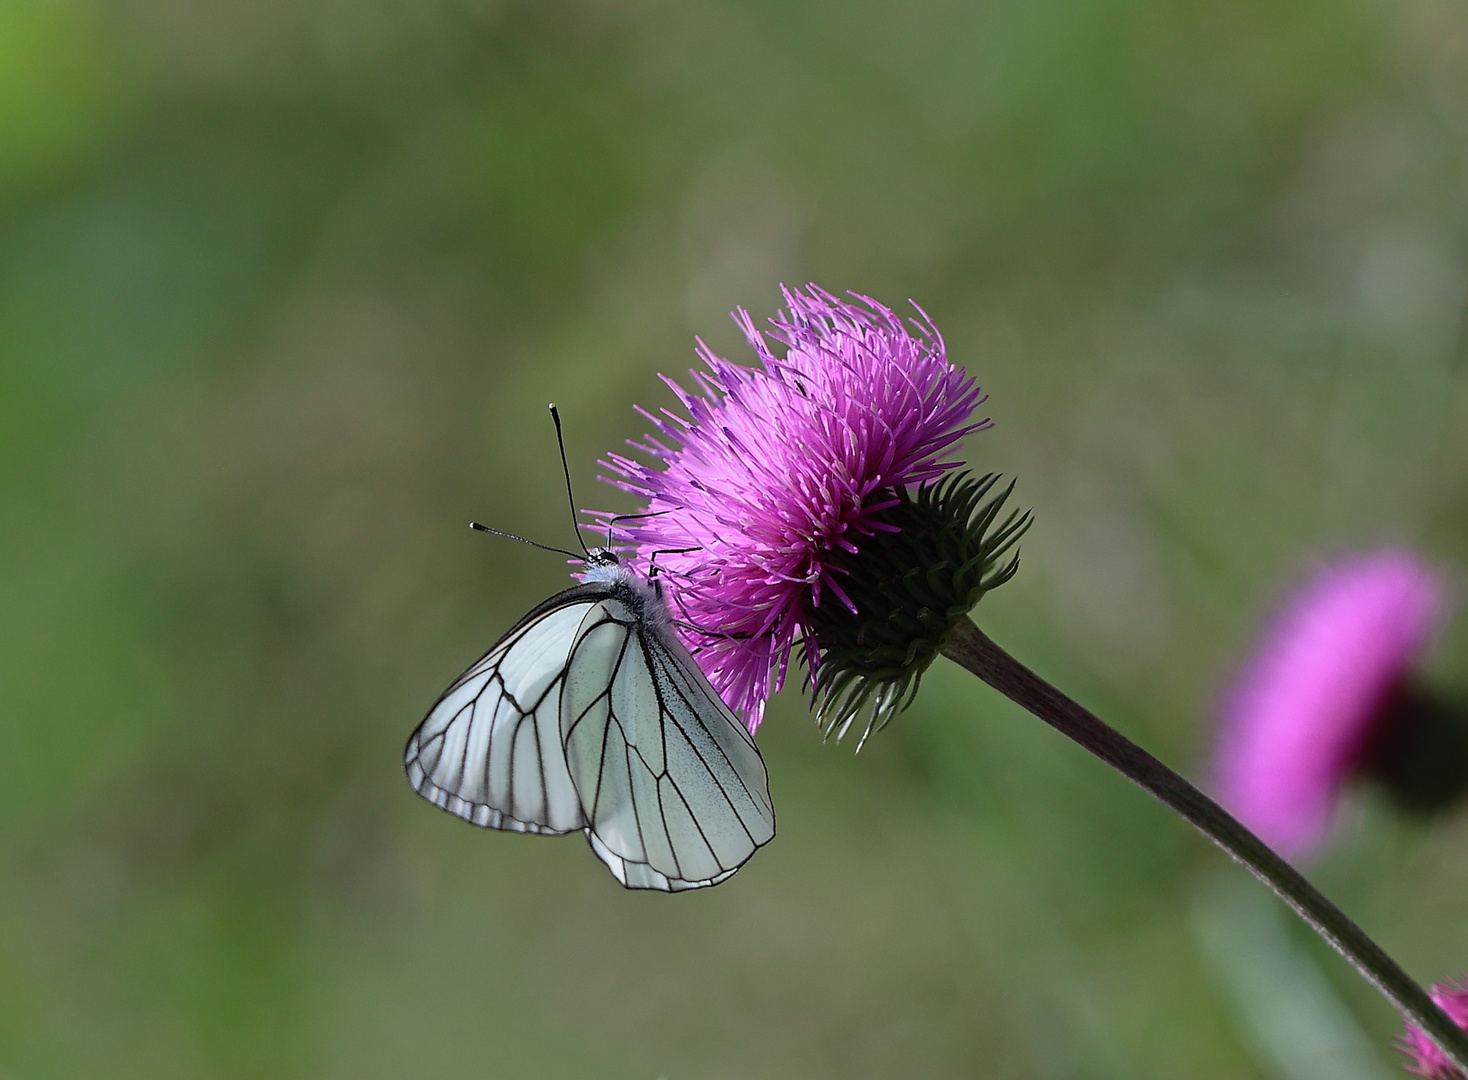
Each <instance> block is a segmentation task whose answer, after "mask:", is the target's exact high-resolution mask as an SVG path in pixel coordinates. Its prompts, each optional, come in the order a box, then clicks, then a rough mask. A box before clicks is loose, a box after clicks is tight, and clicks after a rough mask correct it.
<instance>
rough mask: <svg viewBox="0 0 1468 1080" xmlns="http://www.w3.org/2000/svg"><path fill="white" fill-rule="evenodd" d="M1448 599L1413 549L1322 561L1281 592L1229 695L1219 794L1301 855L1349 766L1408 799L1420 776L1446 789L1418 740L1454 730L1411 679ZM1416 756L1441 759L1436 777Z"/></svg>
mask: <svg viewBox="0 0 1468 1080" xmlns="http://www.w3.org/2000/svg"><path fill="white" fill-rule="evenodd" d="M1443 606H1444V588H1443V585H1442V583H1441V582H1440V580H1439V578H1438V576H1437V575H1436V573H1434V571H1433V570H1432V569H1431V568H1429V567H1428V566H1426V565H1425V564H1424V563H1423V562H1422V560H1420V559H1419V558H1418V557H1417V556H1416V555H1414V554H1412V553H1411V552H1408V551H1401V550H1388V551H1379V552H1375V553H1371V554H1364V555H1354V556H1351V557H1348V558H1345V559H1342V560H1340V561H1339V562H1336V563H1334V564H1331V565H1329V566H1326V567H1324V568H1323V569H1321V570H1320V571H1319V572H1318V573H1317V574H1316V575H1315V576H1314V577H1313V578H1312V579H1311V580H1310V581H1309V582H1308V583H1307V584H1306V585H1305V586H1304V587H1303V588H1301V589H1300V590H1299V591H1298V592H1297V593H1296V594H1295V595H1294V596H1293V597H1291V598H1290V599H1289V600H1288V601H1287V602H1286V604H1285V606H1284V608H1283V610H1282V611H1281V612H1280V613H1279V614H1278V616H1277V617H1276V619H1275V621H1274V623H1273V625H1272V626H1271V628H1270V629H1269V630H1268V632H1267V633H1266V634H1265V635H1264V637H1263V640H1262V641H1261V643H1260V644H1259V646H1258V648H1257V649H1256V650H1255V652H1254V655H1253V656H1252V657H1251V658H1250V659H1249V660H1248V661H1247V662H1246V663H1245V665H1244V668H1243V671H1242V673H1241V674H1240V675H1239V677H1238V680H1237V682H1236V684H1235V685H1234V688H1233V690H1232V692H1231V693H1230V694H1229V695H1228V697H1227V698H1226V700H1225V701H1224V703H1223V706H1222V709H1221V716H1220V720H1221V727H1222V730H1221V733H1220V737H1219V743H1218V748H1217V756H1216V759H1215V766H1214V775H1215V778H1216V783H1217V788H1218V791H1219V792H1220V801H1221V802H1222V803H1223V804H1224V805H1225V806H1227V807H1228V808H1229V809H1231V810H1232V811H1233V812H1234V813H1235V814H1236V815H1237V816H1238V818H1239V819H1240V820H1241V821H1242V822H1243V823H1244V824H1245V825H1248V826H1249V827H1250V828H1251V829H1253V830H1254V831H1255V832H1257V833H1258V834H1259V836H1260V837H1262V838H1263V839H1264V840H1265V841H1266V842H1268V843H1269V844H1271V845H1273V846H1274V847H1276V848H1277V849H1278V850H1280V851H1281V852H1283V853H1285V854H1286V855H1291V856H1299V855H1305V854H1308V853H1310V852H1311V851H1312V850H1314V849H1315V848H1316V847H1317V846H1318V845H1319V844H1320V843H1321V842H1322V840H1323V839H1324V837H1325V835H1326V833H1327V831H1328V829H1329V826H1330V822H1331V818H1332V816H1333V814H1334V808H1335V803H1336V800H1337V797H1338V796H1339V793H1340V790H1341V788H1342V786H1343V784H1344V783H1345V782H1346V780H1347V778H1348V777H1350V776H1351V775H1352V774H1353V773H1357V772H1362V771H1365V772H1372V773H1374V774H1375V775H1377V776H1378V778H1380V779H1383V780H1385V781H1387V782H1388V786H1389V788H1390V787H1392V786H1393V782H1394V781H1396V782H1397V783H1396V785H1395V786H1396V787H1397V788H1399V789H1401V790H1399V792H1398V793H1399V794H1402V795H1403V797H1404V801H1407V802H1409V803H1410V802H1411V801H1412V799H1413V797H1414V792H1416V793H1417V794H1418V795H1419V796H1420V795H1421V794H1422V793H1423V792H1424V791H1425V788H1424V787H1423V781H1424V779H1426V780H1428V781H1432V782H1435V783H1437V785H1438V786H1439V787H1441V786H1442V781H1443V778H1444V774H1443V769H1444V768H1448V769H1456V763H1455V762H1454V761H1453V760H1452V758H1453V755H1446V756H1444V755H1443V754H1442V753H1440V752H1438V751H1440V750H1441V747H1440V746H1439V747H1438V751H1429V752H1426V753H1424V749H1425V746H1424V743H1423V739H1422V736H1434V735H1438V736H1440V735H1443V734H1445V733H1446V734H1449V735H1450V734H1451V733H1452V732H1453V731H1454V730H1455V727H1454V724H1453V723H1452V722H1451V717H1450V715H1449V714H1450V710H1446V709H1445V708H1444V707H1443V706H1442V703H1441V702H1439V701H1437V700H1436V699H1435V698H1432V697H1430V696H1429V695H1427V694H1426V693H1424V692H1422V691H1420V690H1418V689H1417V688H1416V687H1415V686H1414V685H1413V684H1412V682H1411V680H1410V678H1409V676H1410V673H1411V670H1412V668H1413V666H1414V664H1415V663H1416V661H1417V660H1418V659H1419V657H1420V656H1421V655H1422V653H1423V651H1424V650H1425V649H1426V647H1427V645H1428V644H1429V643H1430V641H1431V639H1432V636H1433V631H1434V629H1435V628H1436V626H1437V624H1438V621H1439V616H1440V614H1441V610H1442V608H1443ZM1409 736H1410V737H1409ZM1432 741H1434V740H1433V739H1432V738H1429V739H1428V742H1432ZM1436 741H1438V742H1441V740H1440V739H1437V740H1436ZM1459 742H1461V740H1459ZM1459 749H1460V750H1461V749H1462V748H1461V746H1460V748H1459ZM1458 760H1459V761H1465V760H1468V757H1463V756H1459V758H1458ZM1434 762H1437V763H1439V764H1438V765H1437V766H1434V765H1433V763H1434ZM1424 766H1425V767H1426V768H1427V769H1428V771H1431V770H1432V768H1434V767H1436V768H1437V770H1438V775H1437V776H1436V778H1433V777H1426V778H1424V776H1423V775H1422V774H1423V768H1424ZM1428 786H1429V787H1430V786H1431V783H1429V784H1428Z"/></svg>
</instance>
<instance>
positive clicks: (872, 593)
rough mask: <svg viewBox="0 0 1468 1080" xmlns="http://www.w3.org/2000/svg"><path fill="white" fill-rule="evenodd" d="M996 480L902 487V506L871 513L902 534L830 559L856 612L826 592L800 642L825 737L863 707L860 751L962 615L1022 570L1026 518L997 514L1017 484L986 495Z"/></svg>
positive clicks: (902, 701) (959, 478)
mask: <svg viewBox="0 0 1468 1080" xmlns="http://www.w3.org/2000/svg"><path fill="white" fill-rule="evenodd" d="M998 480H999V476H998V474H996V473H990V474H988V475H986V476H981V477H975V476H974V475H973V474H972V473H968V472H952V473H949V474H947V475H946V476H944V477H943V478H942V479H940V480H937V481H935V482H934V483H931V484H925V485H923V486H922V487H919V488H916V489H914V490H906V489H899V490H898V491H897V493H896V497H897V499H898V500H899V501H898V504H897V505H896V506H893V507H892V508H890V509H888V510H885V511H883V512H882V513H881V514H879V515H876V517H877V520H878V521H880V522H881V523H882V524H884V525H889V526H893V527H895V528H896V529H897V530H898V531H896V532H887V531H879V532H875V533H873V534H872V535H870V536H864V537H862V538H861V540H860V541H859V547H860V550H859V551H858V552H857V553H856V554H842V555H840V556H837V557H836V559H835V560H834V562H835V564H836V565H837V566H838V567H840V569H841V570H842V571H844V572H845V576H843V577H841V578H840V579H839V580H840V582H841V587H842V589H843V590H844V591H845V593H846V594H847V596H849V597H850V598H851V601H852V603H853V604H855V606H856V612H855V613H853V612H852V611H851V610H850V609H849V608H847V607H846V605H844V604H842V603H841V601H840V599H839V598H838V597H835V596H832V595H831V594H830V593H827V594H826V596H825V597H824V598H823V601H822V603H821V606H820V607H818V608H811V609H810V611H809V618H808V620H807V622H808V626H807V634H806V637H805V639H804V641H803V642H802V648H803V651H804V654H805V656H804V659H805V662H806V667H807V669H808V670H809V671H810V672H811V673H812V674H813V676H814V678H813V682H814V684H815V693H814V708H815V711H816V721H817V723H819V724H820V725H821V727H822V728H823V729H824V731H825V733H826V735H827V736H828V737H829V736H830V735H832V734H834V735H835V736H836V738H838V739H839V738H841V737H842V736H843V735H845V734H846V732H847V730H848V729H849V728H850V727H851V725H852V723H853V722H854V721H855V720H856V718H857V716H858V714H860V713H861V712H862V711H863V709H866V710H867V719H866V726H865V729H864V730H863V732H862V736H861V739H860V741H858V743H857V749H858V750H860V749H861V745H862V743H864V742H866V739H867V736H869V735H870V734H871V733H872V732H873V731H878V730H881V728H883V727H885V726H886V724H887V722H888V721H889V720H890V719H891V718H892V717H893V716H895V715H896V714H897V713H899V712H901V711H902V710H903V709H905V708H907V706H908V705H909V704H910V703H911V702H912V699H913V697H914V696H915V695H916V694H917V689H918V682H919V680H920V679H921V678H922V674H923V672H924V671H925V670H927V667H928V665H929V664H931V663H932V662H933V659H934V658H935V657H936V656H937V655H938V653H939V652H940V651H942V649H943V646H944V644H945V643H946V642H947V640H948V635H949V633H950V632H951V631H952V630H953V627H954V626H955V625H956V624H957V623H958V621H959V620H960V619H962V618H963V617H964V616H965V615H967V614H968V612H969V611H970V610H971V609H972V608H973V606H974V605H975V604H977V603H978V602H979V599H980V598H981V597H982V596H983V595H984V593H986V592H988V591H989V590H990V589H993V588H996V587H997V586H999V585H1003V584H1004V583H1005V582H1006V581H1008V580H1009V579H1010V578H1011V577H1013V576H1014V574H1015V571H1016V570H1018V569H1019V553H1018V552H1017V551H1013V550H1012V549H1013V548H1014V545H1015V543H1016V542H1017V541H1018V540H1019V538H1020V536H1021V535H1023V533H1024V531H1025V530H1026V529H1027V528H1028V527H1029V525H1030V515H1029V512H1028V511H1026V512H1025V513H1023V514H1021V513H1019V512H1018V511H1013V510H1012V511H1010V512H1009V514H1008V515H1006V516H1005V517H1004V518H1003V520H1002V521H1001V520H999V514H1000V511H1001V509H1002V508H1003V506H1004V502H1005V500H1006V499H1008V498H1009V494H1010V492H1011V491H1013V490H1014V483H1013V482H1012V481H1011V482H1010V484H1009V486H1008V487H1006V488H1004V489H1003V490H1002V491H999V492H998V493H997V494H991V491H992V490H993V488H994V487H995V485H996V484H997V483H998ZM1006 555H1008V558H1007V559H1006V558H1005V556H1006ZM813 650H814V652H815V654H816V655H815V656H814V657H813V656H812V651H813ZM813 659H814V660H817V661H818V662H816V663H812V660H813Z"/></svg>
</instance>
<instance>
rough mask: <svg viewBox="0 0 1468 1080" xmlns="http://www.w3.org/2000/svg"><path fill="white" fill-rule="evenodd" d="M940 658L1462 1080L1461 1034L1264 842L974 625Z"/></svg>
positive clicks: (957, 630) (1466, 1055)
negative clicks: (1217, 865)
mask: <svg viewBox="0 0 1468 1080" xmlns="http://www.w3.org/2000/svg"><path fill="white" fill-rule="evenodd" d="M943 655H944V656H946V657H948V658H949V659H950V660H952V661H954V662H955V663H957V664H960V665H962V666H963V667H964V668H967V669H968V670H969V671H971V672H973V673H974V674H975V675H977V676H978V677H979V678H981V679H983V680H984V682H986V683H988V684H989V685H990V686H992V687H993V688H994V689H995V690H998V691H999V692H1000V693H1001V694H1003V695H1004V696H1005V697H1007V698H1009V699H1010V700H1011V701H1013V702H1014V703H1015V704H1017V705H1020V706H1022V707H1023V708H1025V709H1027V710H1029V711H1030V712H1032V713H1034V714H1035V715H1036V716H1038V717H1039V718H1040V719H1041V720H1043V721H1045V723H1047V724H1049V725H1050V726H1051V727H1053V728H1054V729H1055V730H1056V731H1059V732H1060V733H1061V734H1062V735H1065V736H1067V737H1069V738H1071V739H1074V740H1075V741H1076V742H1078V743H1080V744H1081V745H1082V746H1084V747H1085V748H1086V749H1087V750H1089V751H1091V753H1093V754H1095V755H1096V756H1097V757H1098V758H1100V759H1101V760H1102V761H1104V762H1106V763H1107V764H1108V765H1110V766H1111V767H1112V768H1114V769H1116V770H1117V771H1118V772H1119V773H1121V774H1122V775H1123V776H1125V777H1127V778H1128V779H1129V780H1132V781H1134V782H1135V783H1136V784H1138V785H1139V786H1140V787H1142V788H1143V789H1144V790H1146V791H1148V792H1150V793H1151V794H1152V795H1154V796H1156V798H1157V799H1158V800H1160V801H1161V802H1162V803H1163V804H1164V805H1166V806H1168V807H1169V808H1171V809H1172V810H1174V811H1176V812H1177V813H1178V814H1179V815H1180V816H1182V817H1183V818H1184V819H1186V820H1187V821H1189V822H1190V823H1192V825H1193V826H1194V828H1196V829H1197V830H1198V831H1199V832H1201V833H1202V834H1203V835H1204V836H1206V837H1208V839H1210V840H1212V841H1213V842H1214V843H1215V844H1217V845H1218V846H1219V847H1221V848H1222V849H1223V850H1224V851H1225V852H1226V853H1227V854H1229V855H1230V856H1232V857H1233V858H1234V859H1235V860H1236V861H1238V862H1240V863H1242V864H1243V865H1244V867H1245V868H1246V869H1247V870H1248V871H1249V872H1250V873H1252V874H1253V875H1254V876H1255V877H1257V878H1258V879H1259V880H1260V881H1262V882H1264V884H1265V885H1267V886H1269V888H1270V889H1272V890H1273V891H1274V894H1275V895H1276V896H1278V897H1279V898H1280V899H1281V900H1283V901H1284V902H1285V903H1286V904H1288V905H1289V906H1290V907H1292V908H1293V909H1294V910H1295V913H1296V914H1297V915H1299V916H1300V918H1302V919H1304V920H1305V921H1306V922H1307V923H1309V924H1310V927H1311V929H1313V930H1314V931H1315V932H1316V933H1317V934H1319V935H1320V936H1321V937H1323V938H1324V939H1325V940H1326V941H1328V942H1330V945H1331V947H1332V948H1334V949H1335V950H1336V952H1338V953H1340V954H1341V955H1342V956H1344V957H1345V958H1346V959H1347V960H1348V961H1350V963H1351V965H1352V966H1353V967H1354V968H1355V969H1356V970H1357V971H1359V972H1360V973H1361V974H1362V975H1363V976H1365V978H1366V980H1367V981H1368V982H1370V983H1371V984H1372V985H1373V986H1375V987H1376V988H1377V989H1378V990H1380V991H1381V992H1382V993H1383V994H1384V995H1386V998H1387V1000H1388V1001H1390V1002H1391V1003H1392V1004H1393V1005H1395V1006H1396V1007H1397V1009H1398V1010H1400V1011H1401V1013H1402V1015H1403V1016H1404V1017H1405V1018H1406V1019H1407V1020H1408V1021H1410V1022H1411V1023H1413V1024H1415V1025H1417V1027H1419V1028H1421V1029H1422V1030H1423V1031H1424V1032H1426V1033H1427V1035H1428V1036H1429V1037H1430V1038H1431V1039H1432V1041H1433V1042H1435V1043H1436V1044H1437V1046H1438V1049H1440V1050H1441V1051H1442V1052H1443V1053H1444V1054H1446V1055H1447V1056H1448V1058H1449V1059H1450V1060H1451V1061H1452V1062H1453V1064H1454V1065H1456V1066H1457V1067H1458V1069H1459V1070H1460V1071H1461V1072H1463V1073H1464V1074H1465V1075H1468V1034H1465V1033H1464V1032H1463V1031H1462V1030H1460V1029H1459V1028H1458V1026H1457V1025H1456V1024H1454V1023H1453V1022H1452V1020H1450V1019H1449V1018H1448V1016H1447V1014H1446V1013H1444V1012H1443V1011H1442V1010H1441V1009H1439V1008H1438V1007H1437V1005H1436V1004H1434V1003H1433V1000H1432V998H1430V997H1428V996H1427V992H1426V991H1425V990H1423V989H1422V987H1421V986H1419V985H1417V983H1416V982H1414V981H1413V980H1412V978H1411V976H1409V975H1408V974H1407V973H1406V972H1405V971H1403V970H1402V967H1401V965H1400V964H1398V963H1397V962H1396V961H1395V960H1393V959H1392V958H1391V957H1390V956H1388V955H1387V954H1386V953H1385V952H1384V951H1383V950H1382V948H1381V946H1379V945H1378V944H1376V942H1374V941H1372V940H1371V938H1369V937H1368V936H1367V935H1366V932H1365V931H1364V930H1362V929H1361V928H1360V927H1359V926H1357V925H1356V924H1355V923H1354V922H1352V921H1351V920H1350V919H1349V918H1347V917H1346V915H1345V913H1344V912H1342V911H1341V910H1340V909H1339V908H1337V907H1336V906H1335V905H1334V904H1332V903H1331V902H1330V901H1329V900H1327V899H1326V898H1325V897H1324V896H1322V895H1321V894H1320V892H1319V890H1317V889H1316V888H1315V886H1313V885H1311V884H1310V882H1308V881H1306V880H1305V878H1304V877H1302V876H1301V875H1300V873H1299V872H1298V871H1297V870H1295V868H1294V867H1292V866H1290V864H1289V863H1287V862H1285V861H1284V860H1283V859H1282V858H1280V857H1279V856H1278V855H1276V854H1275V853H1274V852H1273V851H1272V850H1271V849H1270V848H1269V846H1268V845H1266V844H1265V843H1264V841H1262V840H1260V839H1259V838H1258V837H1257V836H1255V835H1254V834H1253V833H1251V832H1250V831H1249V830H1248V829H1246V828H1244V826H1243V825H1241V824H1239V822H1238V821H1237V820H1236V819H1235V818H1234V817H1233V816H1232V815H1231V814H1229V813H1228V811H1226V810H1224V809H1223V807H1221V806H1219V805H1218V804H1217V803H1216V802H1214V801H1213V800H1212V799H1210V798H1209V797H1208V796H1207V795H1204V794H1203V793H1202V792H1201V791H1199V790H1198V789H1197V788H1196V787H1194V786H1193V785H1192V784H1190V783H1188V781H1187V780H1185V779H1183V778H1182V777H1181V776H1179V775H1178V774H1177V773H1175V772H1173V771H1172V770H1171V769H1169V768H1168V767H1167V766H1166V765H1164V764H1162V762H1160V761H1158V760H1157V759H1156V758H1155V757H1153V756H1152V755H1151V754H1149V753H1147V751H1145V750H1143V749H1142V748H1141V747H1140V746H1138V745H1137V744H1136V743H1134V742H1132V741H1131V740H1130V739H1128V738H1127V737H1126V736H1125V735H1122V734H1121V733H1120V732H1118V731H1116V730H1114V729H1112V728H1110V727H1108V726H1107V725H1106V724H1104V723H1102V722H1101V721H1100V720H1099V719H1097V718H1096V716H1094V715H1093V714H1092V713H1090V712H1089V711H1087V710H1086V709H1084V708H1082V707H1081V706H1080V705H1078V704H1076V703H1075V702H1074V701H1072V700H1071V699H1070V698H1068V697H1066V696H1065V695H1064V694H1062V693H1061V692H1060V691H1059V690H1057V689H1055V687H1053V686H1051V685H1050V684H1049V683H1047V682H1045V680H1043V679H1041V678H1040V677H1039V676H1037V675H1036V674H1035V673H1034V672H1032V671H1031V670H1030V669H1029V668H1027V667H1025V666H1024V665H1023V664H1021V663H1020V662H1019V661H1018V660H1015V659H1014V658H1013V657H1012V656H1010V655H1009V654H1008V653H1006V652H1005V651H1004V650H1003V649H1001V648H1000V647H999V646H998V645H996V644H994V642H993V641H992V640H990V638H989V637H988V636H987V635H986V634H985V633H984V632H983V631H982V630H980V629H979V628H978V627H977V626H975V625H974V624H973V622H972V621H971V620H970V619H968V618H964V619H963V620H962V621H961V622H959V624H958V625H957V626H956V627H954V629H953V632H952V634H951V636H950V637H949V639H948V644H947V645H946V646H945V647H944V649H943Z"/></svg>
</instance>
